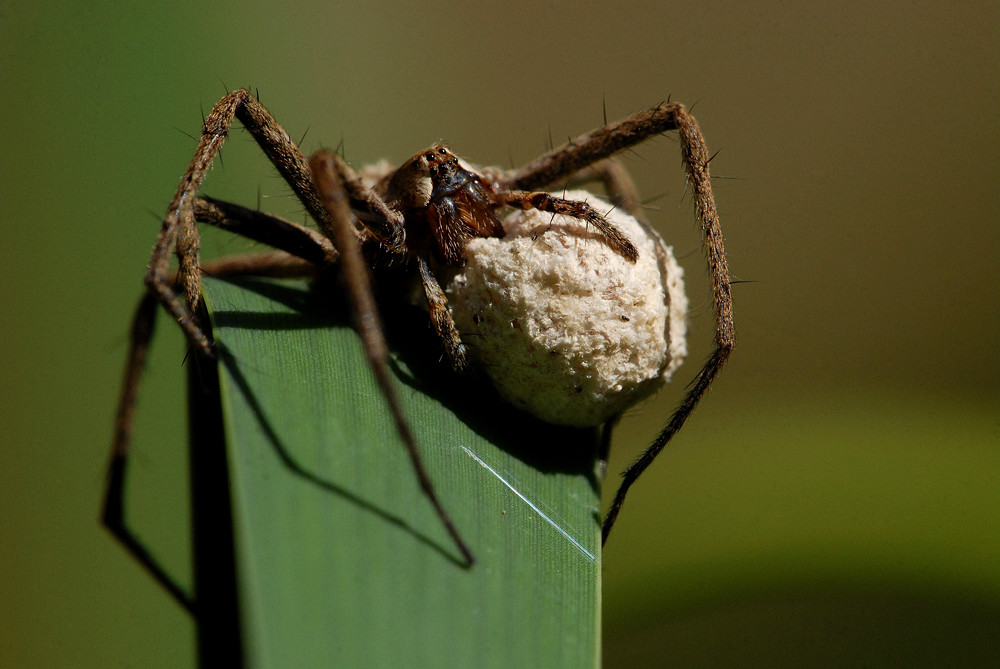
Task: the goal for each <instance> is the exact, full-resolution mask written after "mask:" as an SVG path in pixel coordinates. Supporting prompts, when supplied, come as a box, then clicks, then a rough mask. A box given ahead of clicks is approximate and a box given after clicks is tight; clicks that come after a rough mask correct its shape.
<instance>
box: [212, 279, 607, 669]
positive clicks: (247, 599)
mask: <svg viewBox="0 0 1000 669" xmlns="http://www.w3.org/2000/svg"><path fill="white" fill-rule="evenodd" d="M205 289H206V296H207V300H208V302H209V303H210V306H211V310H212V319H213V323H214V336H215V338H216V341H217V342H218V344H219V348H220V351H222V356H221V359H222V364H220V386H221V395H222V406H223V420H224V425H225V432H226V435H227V437H226V441H227V450H228V458H229V465H230V481H231V500H232V506H233V523H234V532H235V545H236V549H235V550H236V567H235V568H236V571H237V584H238V587H237V589H238V595H237V597H238V600H239V611H240V618H241V627H242V631H241V636H242V640H243V643H242V645H243V652H244V656H245V657H246V658H247V662H248V664H250V665H252V666H314V665H324V666H326V665H330V664H334V663H335V664H336V665H338V666H366V667H371V666H408V667H421V666H434V667H442V666H456V667H466V666H480V667H493V666H496V667H509V666H545V667H560V666H565V667H581V666H597V665H598V664H599V647H600V635H599V630H600V603H599V602H600V548H599V546H600V539H599V524H598V514H599V491H598V489H597V485H596V484H595V481H594V475H593V456H594V452H595V443H594V438H593V434H592V433H591V432H589V431H584V432H581V431H578V430H565V429H555V428H552V427H551V426H544V425H542V424H540V423H537V422H536V421H533V420H531V419H528V418H526V417H524V416H523V415H522V414H519V413H517V412H515V411H514V410H512V409H508V408H506V407H505V406H502V405H500V404H499V401H498V400H496V399H495V398H494V397H493V396H492V395H491V394H490V392H489V391H488V390H484V389H483V386H482V385H476V384H475V383H474V382H470V383H468V384H466V380H464V379H459V378H457V377H455V376H454V375H451V374H450V373H449V372H446V371H445V370H444V368H443V366H442V365H435V364H429V365H426V368H425V369H423V370H420V369H417V368H419V367H421V366H422V365H423V362H422V361H421V360H420V359H419V358H420V357H421V356H423V357H425V358H426V360H427V361H429V362H430V363H436V360H434V359H435V358H436V356H437V350H435V349H429V350H426V351H423V352H417V353H416V354H414V356H411V357H410V358H406V356H405V355H400V356H398V357H396V358H395V359H394V363H395V371H396V376H397V377H398V379H399V380H400V382H399V385H398V391H399V393H400V395H401V398H402V401H403V403H404V410H405V411H406V415H407V418H408V420H409V421H410V423H411V426H412V427H413V429H414V431H415V433H416V435H417V439H418V442H419V445H420V448H421V451H422V454H423V457H424V459H425V461H426V464H427V467H428V470H429V472H430V475H431V478H432V480H433V482H434V484H435V486H436V488H437V491H438V494H439V496H440V497H441V499H442V503H443V504H444V506H445V508H446V509H447V510H448V511H449V513H450V514H451V515H452V517H453V519H454V521H455V523H456V525H457V526H458V528H459V530H460V532H461V533H462V535H463V537H464V538H465V539H466V541H467V542H468V543H469V545H470V546H471V548H472V550H473V551H474V552H475V554H476V557H477V560H478V561H477V564H476V565H475V566H473V567H472V568H471V569H465V568H463V567H462V566H461V557H460V554H459V553H458V550H457V548H456V547H455V546H454V545H453V543H452V542H451V540H450V538H449V536H448V534H447V532H446V531H445V529H444V527H443V526H442V525H441V522H440V520H439V519H438V517H437V516H436V514H435V513H434V511H433V508H432V507H431V505H430V504H429V502H428V501H427V499H426V498H425V497H424V495H423V494H422V493H421V491H420V488H419V485H418V483H417V481H416V477H415V475H414V473H413V471H412V468H411V466H410V462H409V459H408V456H407V455H406V452H405V449H404V448H403V446H402V444H401V443H400V441H399V439H398V437H397V435H396V432H395V428H394V426H393V423H392V420H391V419H390V417H389V416H388V414H387V412H386V409H385V403H384V400H383V398H382V397H381V395H380V394H379V393H378V390H377V388H376V387H375V383H374V380H373V378H372V376H371V373H370V372H369V370H368V369H367V365H366V363H365V360H364V356H363V354H362V351H361V348H360V343H359V341H358V338H357V335H356V334H355V333H354V331H353V330H352V329H350V328H349V327H347V326H346V325H345V324H344V323H343V322H342V321H341V322H338V321H337V319H336V318H333V317H331V315H330V310H329V308H328V307H329V304H324V303H323V300H322V299H320V300H317V299H316V295H315V293H313V292H311V291H310V289H309V287H308V285H307V284H304V283H300V282H287V281H282V282H270V281H268V282H264V281H243V282H240V284H237V283H230V282H224V281H219V280H211V279H209V280H206V288H205ZM427 369H430V370H431V374H430V375H428V374H427V373H426V371H427ZM428 376H430V377H431V380H430V381H428V380H427V378H428Z"/></svg>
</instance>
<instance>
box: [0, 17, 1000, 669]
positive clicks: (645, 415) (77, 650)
mask: <svg viewBox="0 0 1000 669" xmlns="http://www.w3.org/2000/svg"><path fill="white" fill-rule="evenodd" d="M344 4H345V5H346V4H347V3H344ZM998 38H1000V9H998V5H997V4H996V3H991V2H968V3H961V4H956V3H944V2H941V3H924V2H917V3H912V2H907V3H903V2H887V3H878V4H877V5H872V4H871V3H861V2H848V3H838V4H834V5H827V4H821V3H811V4H809V5H808V6H797V5H795V4H794V3H780V2H763V3H744V2H724V3H708V4H696V5H692V4H690V3H687V4H679V3H678V4H672V3H661V2H644V3H643V2H627V1H625V2H615V3H606V2H602V3H591V2H583V3H573V4H570V3H529V2H510V3H490V4H483V5H477V4H473V3H454V4H450V3H435V2H431V3H423V4H421V5H413V6H412V7H410V8H407V9H400V8H399V7H396V6H395V3H367V4H366V5H365V6H360V3H356V4H355V3H351V5H350V6H345V7H338V6H336V3H319V2H290V3H285V4H284V5H282V6H281V8H280V9H279V8H278V6H277V5H271V4H270V3H262V2H244V3H222V2H207V3H198V4H197V5H195V4H193V3H192V4H191V5H189V6H184V4H183V3H155V2H152V3H143V4H138V3H125V4H123V3H110V2H91V3H70V2H54V3H47V4H36V5H30V6H29V5H28V4H27V3H16V4H15V3H3V4H2V5H0V54H2V76H0V104H2V109H3V114H2V118H3V123H2V125H0V156H2V158H0V165H2V177H0V198H2V201H3V202H5V203H6V205H5V206H6V208H5V209H4V210H3V219H4V220H3V224H2V225H0V253H2V254H3V263H2V264H0V268H2V269H0V272H3V276H2V281H3V290H2V292H0V300H2V304H0V308H2V313H3V314H4V318H3V326H2V330H0V332H2V351H3V386H2V390H0V392H2V401H0V411H2V413H0V416H2V418H0V420H2V426H0V427H2V437H0V439H2V449H0V477H2V479H0V490H2V492H0V500H2V507H0V532H2V537H0V542H2V543H0V601H2V606H0V630H2V632H0V665H3V666H46V667H48V666H52V667H55V666H77V667H87V666H143V667H160V666H162V667H175V666H189V665H190V664H192V663H193V661H194V648H195V647H194V644H195V635H194V624H193V622H192V621H191V619H190V618H188V616H187V615H186V614H185V613H184V611H182V610H181V609H180V608H179V607H178V606H177V605H176V604H175V603H174V602H173V601H171V600H170V599H169V597H168V596H167V595H166V594H164V593H163V592H162V591H160V590H159V589H158V588H157V586H156V585H155V584H154V583H153V582H152V581H151V580H150V579H149V578H148V577H147V576H146V574H145V573H144V572H143V571H142V570H141V569H140V568H139V567H138V565H137V564H136V563H135V562H134V561H133V560H132V559H131V558H130V557H129V556H128V555H127V554H126V553H125V552H124V551H123V550H122V549H121V548H120V547H119V546H118V545H117V544H116V543H115V542H114V541H113V540H112V539H111V538H110V537H109V535H107V533H105V532H104V531H103V530H102V529H101V528H100V527H99V526H98V523H97V513H98V508H99V505H100V499H101V494H102V486H103V476H104V474H103V467H104V464H105V459H106V456H107V448H108V445H109V441H110V437H111V423H112V416H113V411H114V405H115V402H116V396H117V393H118V386H119V381H120V373H121V369H122V363H123V359H124V355H125V347H126V331H127V326H128V322H129V318H130V314H131V310H132V308H133V306H134V303H135V301H136V300H137V298H138V296H139V295H140V291H141V277H142V273H143V268H144V265H145V262H146V260H147V256H148V253H149V251H150V249H151V246H152V243H153V240H154V238H155V236H156V232H157V230H158V226H159V223H158V219H159V217H160V216H161V215H162V213H163V210H164V208H165V207H166V205H167V203H168V202H169V200H170V197H171V195H172V193H173V191H174V189H175V187H176V184H177V180H178V178H179V177H180V175H181V174H182V173H183V171H184V168H185V166H186V164H187V162H188V160H189V159H190V155H191V152H192V150H193V147H194V140H193V139H192V137H191V136H193V135H197V133H198V132H199V131H200V126H201V114H202V112H204V111H207V110H208V108H210V107H211V105H212V104H213V103H214V102H215V101H216V100H217V99H218V98H219V97H221V96H222V95H223V94H224V93H225V91H226V88H227V87H228V88H235V87H239V86H248V87H251V89H255V90H257V91H259V94H260V97H261V99H262V100H263V101H264V103H265V104H266V105H268V107H269V108H270V110H271V111H272V112H273V113H274V114H275V115H276V116H277V118H278V119H279V121H281V123H282V124H283V125H284V126H285V127H286V128H287V129H288V130H289V132H290V133H291V134H292V135H293V136H296V137H298V136H301V135H303V134H305V140H304V142H303V147H304V149H305V150H306V151H311V150H314V149H315V148H317V147H319V146H320V145H330V146H332V145H336V144H338V143H339V142H341V141H342V140H343V142H344V146H345V150H346V155H347V157H348V159H349V160H351V161H352V162H354V163H355V164H365V163H369V162H371V161H374V160H376V159H379V158H383V157H384V158H389V159H390V160H392V161H393V162H397V161H401V160H403V159H404V158H406V157H408V156H410V155H411V154H412V153H414V152H415V151H417V150H419V149H421V148H423V147H424V146H426V145H428V144H430V143H432V142H434V141H437V140H439V139H445V140H447V141H448V142H449V143H450V144H451V146H452V147H453V148H454V149H455V150H456V151H457V152H459V153H460V154H462V155H464V156H466V157H468V158H469V159H470V160H473V161H475V162H480V163H496V164H501V165H510V164H512V163H514V164H520V163H523V162H525V161H527V160H529V159H530V158H533V157H534V156H536V155H537V154H539V153H541V152H542V151H543V150H545V149H546V148H547V144H548V141H549V137H550V136H551V137H552V138H554V139H555V141H556V142H557V143H558V142H561V141H563V140H564V139H566V138H568V137H569V136H573V135H576V134H579V133H581V132H584V131H587V130H590V129H591V128H592V127H594V126H596V125H598V124H599V123H600V122H601V120H602V105H605V106H606V107H607V113H608V117H609V118H611V119H614V118H619V117H621V116H624V115H626V114H627V113H629V112H631V111H634V110H637V109H640V108H643V107H646V106H649V105H651V104H653V103H656V102H659V101H661V100H663V99H665V98H666V97H667V96H670V97H671V98H672V99H674V100H679V101H683V102H686V103H687V104H689V105H694V106H695V109H694V111H695V113H696V115H697V117H698V119H699V121H700V123H701V126H702V129H703V131H704V132H705V135H706V137H707V140H708V142H709V145H710V147H712V148H713V150H715V149H718V150H719V154H718V156H717V157H716V159H715V161H714V162H713V170H714V174H715V175H716V176H717V177H725V178H718V179H717V180H716V184H715V185H716V195H717V198H718V200H719V207H720V210H721V214H722V221H723V227H724V229H725V233H726V241H727V246H728V251H729V258H730V264H731V267H732V270H733V272H734V273H735V274H736V275H737V277H738V278H739V279H743V280H746V281H747V282H748V283H743V284H740V285H738V286H737V287H736V290H735V298H736V318H737V325H738V328H739V334H740V340H739V345H738V347H737V349H736V351H735V353H734V356H733V358H732V361H731V363H730V364H729V366H728V367H727V368H726V369H725V370H724V371H723V373H722V375H721V376H720V378H719V379H718V381H717V382H716V384H715V386H714V388H713V389H712V391H711V393H710V394H709V396H708V397H707V398H706V399H705V401H704V402H703V404H702V406H701V407H700V408H699V410H698V411H697V412H696V414H695V415H694V417H693V418H692V420H691V421H690V423H689V425H688V426H687V427H686V429H685V430H684V431H683V432H682V433H681V435H680V437H679V438H678V439H677V440H676V442H675V443H674V444H673V445H672V446H671V448H670V449H669V450H668V451H667V452H665V453H664V454H663V455H662V456H661V457H660V459H659V460H658V461H657V463H656V465H655V466H654V467H653V469H652V471H650V472H649V473H647V474H646V476H645V477H644V478H643V479H642V480H641V481H640V483H639V484H638V485H637V486H636V488H634V489H633V492H632V493H631V495H630V498H629V504H628V505H627V506H626V509H625V511H624V513H623V516H622V519H621V520H620V522H619V524H618V526H617V528H616V530H615V533H614V534H613V536H612V537H611V540H610V541H609V543H608V545H607V547H606V552H605V563H604V564H605V570H604V575H605V631H606V635H605V661H606V665H607V666H609V667H612V666H644V665H646V664H649V665H652V666H663V665H675V666H719V665H720V664H728V665H730V666H844V665H845V664H859V663H865V664H866V665H867V666H889V665H895V666H899V665H910V666H914V665H919V664H924V665H926V666H949V665H951V666H966V665H968V664H969V663H970V662H973V661H978V662H983V661H985V660H987V659H989V660H992V661H994V662H995V661H997V660H998V659H1000V650H998V648H997V645H998V642H996V641H995V637H996V631H997V629H1000V392H998V383H997V374H998V371H1000V355H998V353H997V346H998V344H1000V335H998V331H1000V290H998V281H997V278H996V274H997V271H996V259H997V257H998V252H1000V232H998V229H997V225H996V221H997V216H996V211H997V208H998V203H1000V196H998V189H997V182H998V177H1000V170H998V163H1000V161H998V149H1000V141H998V140H1000V124H998V114H997V109H998V107H1000V84H998V82H1000V76H998V75H1000V67H998V65H1000V62H998V60H1000V59H998V51H997V47H996V45H997V43H998ZM307 131H308V132H307ZM234 135H235V137H234V140H233V141H231V142H230V143H229V144H227V146H226V150H225V153H224V164H223V165H217V166H216V168H215V170H214V171H213V174H212V175H211V177H210V179H209V182H208V187H207V190H208V192H209V193H211V194H213V195H215V196H217V197H222V198H228V199H233V200H237V201H240V202H243V203H245V204H248V205H254V204H255V203H256V202H257V199H258V197H260V198H261V200H262V201H263V206H264V207H265V208H267V209H268V210H271V211H276V212H279V213H282V212H289V211H292V212H295V211H297V207H296V205H295V204H294V202H292V201H291V200H290V198H289V197H288V193H287V190H286V189H284V188H283V187H282V184H281V183H280V182H279V180H278V179H277V177H276V176H274V173H273V172H272V171H271V170H270V169H269V166H268V164H267V163H266V161H265V160H264V159H263V158H261V157H260V156H259V155H258V153H259V152H258V151H257V149H256V147H255V146H253V144H252V142H250V141H249V140H248V139H247V138H246V137H244V136H241V134H239V133H234ZM627 160H628V166H629V168H630V169H631V171H632V174H633V175H634V176H635V177H636V179H637V181H638V182H639V186H640V188H641V190H642V192H643V193H644V194H645V195H646V196H649V197H654V196H655V197H656V199H655V201H654V203H653V204H654V206H655V210H654V211H652V212H651V214H652V217H653V219H654V221H655V223H656V225H657V227H658V228H659V229H660V231H661V232H662V233H663V235H664V236H665V238H666V239H667V241H668V243H671V244H673V245H674V247H675V250H676V251H677V253H678V255H679V256H680V257H681V261H682V263H683V264H684V265H685V267H686V270H687V279H688V285H689V290H690V293H691V297H692V305H693V309H694V310H693V314H692V322H691V329H692V342H691V348H692V351H693V353H692V358H691V362H690V363H689V365H688V366H687V367H685V368H684V369H683V370H682V373H680V374H679V376H678V379H680V380H681V381H680V382H681V383H684V382H685V381H686V379H687V378H689V377H690V376H693V374H694V372H695V367H696V363H697V361H698V360H700V359H701V358H703V357H704V356H705V355H707V353H708V351H709V342H710V339H711V329H712V324H711V315H710V308H709V307H710V305H709V302H708V295H707V279H706V276H705V271H704V269H703V260H702V259H701V257H700V250H699V240H698V234H697V230H696V228H695V225H694V222H693V220H692V215H691V212H690V203H689V201H688V200H686V199H685V198H684V184H683V178H682V174H681V171H680V166H679V157H678V151H677V146H676V141H675V140H674V138H672V137H670V136H667V137H664V138H659V139H656V140H654V141H651V142H649V143H647V144H646V145H644V146H642V147H640V148H639V149H637V150H636V151H635V152H633V153H632V154H630V155H628V156H627ZM291 216H293V217H296V216H298V217H300V214H297V213H292V214H291ZM243 248H245V246H244V245H243V244H242V243H241V242H239V241H236V240H232V239H230V238H227V237H224V236H218V235H210V236H208V238H207V239H206V241H205V249H206V252H207V253H208V254H216V253H219V254H221V253H228V252H233V251H239V250H241V249H243ZM171 330H172V328H171V327H169V324H168V323H166V319H161V327H160V336H159V338H158V340H157V344H156V352H155V355H154V356H153V359H152V361H151V364H150V373H149V375H148V377H147V379H146V384H145V387H144V392H143V397H142V402H141V407H140V410H141V415H140V418H139V425H138V427H137V430H138V436H137V444H136V460H135V462H136V465H135V467H134V470H135V473H136V474H135V475H136V482H135V483H134V485H133V490H136V491H138V493H137V494H135V495H133V498H134V500H133V501H132V504H133V506H132V507H131V512H132V518H133V522H134V523H135V524H137V525H138V526H139V527H140V528H142V532H143V535H144V537H145V538H146V539H147V541H148V542H149V543H150V544H151V545H152V547H153V548H154V550H155V551H156V552H157V553H158V554H159V555H161V556H162V558H163V560H164V561H165V562H166V563H167V564H168V566H169V567H170V568H171V569H172V570H174V571H175V572H176V573H179V574H187V573H188V570H189V569H190V562H189V558H188V551H189V547H188V539H187V534H186V533H187V527H186V525H185V524H184V522H183V521H182V520H180V519H183V517H184V514H185V513H186V511H187V492H186V489H185V487H184V486H185V481H186V472H185V466H186V464H185V463H186V455H185V451H184V446H183V443H184V410H183V399H182V392H183V382H182V378H183V369H182V365H181V363H182V359H183V358H184V354H185V347H184V344H183V341H182V340H181V338H180V337H179V335H178V334H177V333H175V332H172V331H171ZM681 390H682V388H681V387H680V386H679V385H678V386H675V387H672V388H667V389H666V390H664V391H663V392H661V393H660V395H659V396H657V397H656V398H655V399H654V400H651V401H649V402H647V403H645V404H643V405H642V406H640V407H638V408H637V409H635V410H633V411H632V412H631V413H630V415H629V416H628V417H627V419H626V420H625V422H624V425H623V426H622V428H621V429H620V431H619V432H618V434H617V438H616V441H615V444H614V449H613V461H612V462H611V465H610V469H609V471H610V472H612V473H614V472H617V471H619V470H621V469H622V468H623V467H624V466H625V464H626V463H627V462H628V461H629V460H631V459H632V458H633V457H635V455H636V454H637V453H638V452H639V451H640V450H641V449H642V448H643V447H644V446H645V445H646V444H647V443H648V442H649V441H650V440H651V439H652V437H653V436H654V435H655V433H656V431H657V429H658V427H659V425H660V424H661V423H662V422H663V421H664V420H665V417H666V415H667V414H668V412H669V411H670V409H671V408H672V406H673V405H674V403H675V402H676V401H677V399H678V397H679V395H680V393H681ZM607 488H608V490H607V491H606V492H608V493H610V492H613V489H614V483H613V482H612V481H611V480H609V483H608V485H607Z"/></svg>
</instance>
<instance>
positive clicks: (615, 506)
mask: <svg viewBox="0 0 1000 669" xmlns="http://www.w3.org/2000/svg"><path fill="white" fill-rule="evenodd" d="M670 130H676V131H678V134H679V136H680V145H681V160H682V162H683V164H684V170H685V172H686V174H687V180H688V184H689V185H690V186H691V191H692V200H693V203H694V210H695V217H696V218H697V220H698V223H699V224H700V226H701V232H702V245H703V248H704V251H705V257H706V260H707V263H708V269H709V274H710V275H711V279H712V304H713V312H714V317H715V341H714V345H715V348H714V350H713V352H712V353H711V355H709V357H708V359H707V360H706V361H705V363H704V364H703V366H702V368H701V370H700V371H699V372H698V374H697V376H695V379H694V382H693V383H692V385H691V386H690V387H689V389H688V391H687V393H686V394H685V395H684V397H683V399H682V400H681V402H680V404H679V405H678V406H677V408H676V409H675V410H674V412H673V414H672V415H671V416H670V419H669V420H668V421H667V424H666V426H665V427H664V428H663V429H662V430H661V431H660V433H659V435H658V436H657V437H656V439H655V440H654V441H653V443H652V444H651V445H650V446H649V447H648V448H647V449H646V450H645V451H644V452H643V453H642V455H641V456H639V458H638V459H637V460H636V461H635V462H634V463H632V465H631V466H629V467H628V469H626V470H625V472H624V473H623V474H622V483H621V485H620V486H619V488H618V491H617V493H615V497H614V500H613V501H612V503H611V507H610V508H609V510H608V514H607V516H606V517H605V519H604V524H603V526H602V529H601V534H602V541H607V538H608V534H609V533H610V532H611V528H612V527H614V524H615V520H616V519H617V518H618V514H619V512H620V511H621V508H622V505H623V504H624V503H625V495H626V494H627V493H628V491H629V488H631V487H632V484H633V483H635V481H636V480H637V479H638V478H639V476H640V475H641V474H642V473H643V472H644V471H645V470H646V468H647V467H649V465H650V464H652V462H653V460H655V459H656V456H657V455H659V454H660V452H661V451H662V450H663V448H664V447H665V446H666V445H667V443H668V442H669V441H670V439H671V438H672V437H673V436H674V435H675V434H677V431H678V430H680V428H681V426H683V425H684V422H685V421H686V420H687V418H688V416H690V415H691V412H692V411H694V408H695V407H696V406H697V404H698V402H699V401H700V400H701V398H702V396H704V394H705V392H706V391H707V390H708V388H709V386H710V385H711V383H712V381H713V379H715V377H716V375H718V373H719V370H720V369H721V368H722V366H723V365H724V364H725V362H726V360H727V359H728V358H729V355H730V353H731V352H732V350H733V347H734V346H735V344H736V329H735V326H734V325H733V298H732V287H731V281H730V278H729V268H728V265H727V262H726V251H725V247H724V246H723V239H722V227H721V225H720V223H719V214H718V211H717V210H716V206H715V198H714V196H713V195H712V181H711V174H710V172H709V162H710V161H711V154H709V152H708V148H707V147H706V145H705V139H704V137H703V136H702V134H701V130H700V129H699V127H698V122H697V121H696V120H695V118H694V117H693V116H692V115H691V114H690V113H689V112H688V110H687V109H686V108H685V107H684V105H682V104H680V103H676V102H666V103H663V104H660V105H657V106H655V107H652V108H650V109H647V110H645V111H641V112H638V113H636V114H633V115H631V116H629V117H627V118H625V119H623V120H621V121H618V122H617V123H613V124H610V125H606V126H602V127H600V128H597V129H596V130H593V131H591V132H589V133H587V134H585V135H581V136H580V137H578V138H577V139H574V140H572V141H570V142H568V143H566V144H564V145H563V146H561V147H559V148H556V149H553V150H552V151H549V152H548V153H546V154H545V155H543V156H541V157H539V158H537V159H536V160H534V161H532V162H531V163H529V164H528V165H526V166H524V167H522V168H521V169H519V170H515V171H512V172H508V173H506V174H504V175H503V176H502V177H501V183H503V184H506V185H508V186H509V187H511V188H515V189H525V190H531V189H534V188H539V187H541V186H544V185H546V184H550V183H553V182H555V181H558V180H561V179H566V178H569V177H571V176H572V175H573V174H575V173H577V172H579V171H580V170H582V169H584V168H586V167H587V166H589V165H592V164H593V163H595V162H597V161H600V160H602V159H604V158H608V157H609V156H611V155H613V154H615V153H617V152H619V151H621V150H622V149H625V148H628V147H630V146H633V145H635V144H638V143H639V142H642V141H643V140H645V139H647V138H649V137H651V136H653V135H658V134H661V133H664V132H667V131H670Z"/></svg>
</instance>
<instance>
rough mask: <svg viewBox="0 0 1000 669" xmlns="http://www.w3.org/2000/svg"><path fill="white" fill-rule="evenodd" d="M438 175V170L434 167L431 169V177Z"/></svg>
mask: <svg viewBox="0 0 1000 669" xmlns="http://www.w3.org/2000/svg"><path fill="white" fill-rule="evenodd" d="M437 173H438V168H436V167H432V168H431V176H435V175H436V174H437Z"/></svg>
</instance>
